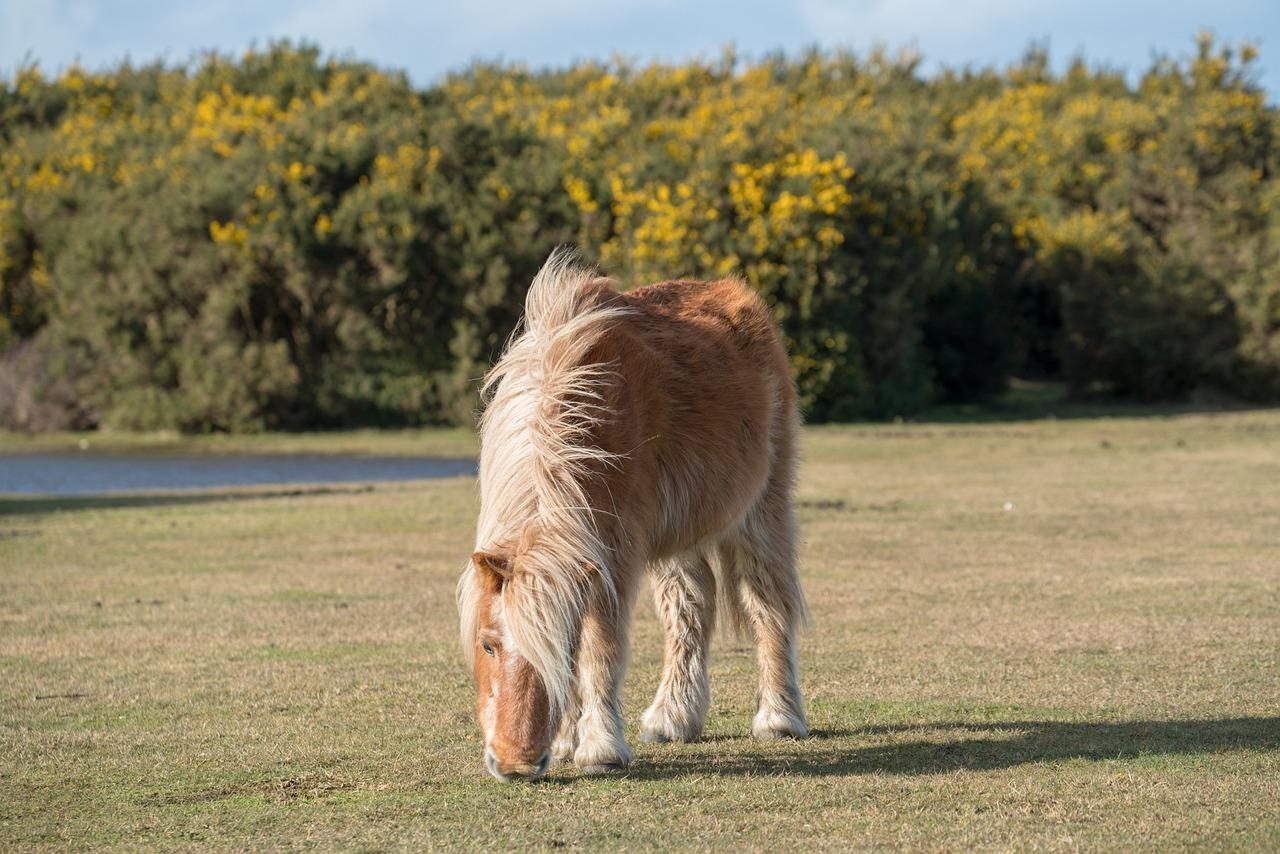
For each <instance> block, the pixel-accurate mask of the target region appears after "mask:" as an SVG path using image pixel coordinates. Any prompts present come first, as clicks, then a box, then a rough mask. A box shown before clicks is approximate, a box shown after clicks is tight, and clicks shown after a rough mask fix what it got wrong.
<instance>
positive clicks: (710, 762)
mask: <svg viewBox="0 0 1280 854" xmlns="http://www.w3.org/2000/svg"><path fill="white" fill-rule="evenodd" d="M912 732H919V733H920V734H921V735H922V736H924V735H926V734H928V735H929V736H930V737H928V738H912V739H910V740H905V741H902V740H891V741H888V743H884V740H885V739H886V738H890V739H893V738H894V737H896V736H900V735H902V734H904V733H912ZM859 740H867V741H875V742H880V743H874V744H870V745H864V746H860V745H859V744H858V743H857V742H858V741H859ZM1236 750H1280V717H1256V718H1247V717H1244V718H1222V719H1214V720H1164V721H1124V722H1113V723H1065V722H1060V721H1002V722H991V723H985V722H984V723H976V722H947V723H936V724H915V725H885V726H868V727H864V728H859V729H852V730H827V731H819V732H815V733H814V734H813V735H811V736H810V737H809V738H807V739H803V740H800V741H795V742H789V743H781V744H780V743H776V742H775V743H772V744H769V745H767V746H762V747H760V748H756V749H754V750H748V751H735V752H733V753H731V754H729V755H726V756H716V755H715V754H714V753H708V752H707V751H702V750H699V751H690V752H688V753H669V754H667V755H661V756H648V757H643V756H642V757H641V759H640V761H638V762H636V764H635V765H633V766H632V767H631V769H630V770H629V771H628V776H630V777H632V778H639V779H662V778H670V777H679V776H686V775H690V776H692V775H707V774H715V775H723V776H738V775H748V774H750V775H759V774H783V773H785V774H801V775H808V776H815V777H822V776H844V775H850V774H871V773H881V774H901V775H927V774H943V773H947V772H950V771H956V770H968V771H990V770H997V769H1003V768H1011V767H1014V766H1018V765H1027V764H1032V763H1039V762H1059V761H1064V760H1071V759H1086V760H1106V759H1132V758H1136V757H1141V756H1173V755H1192V754H1212V753H1225V752H1230V751H1236Z"/></svg>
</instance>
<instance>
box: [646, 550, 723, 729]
mask: <svg viewBox="0 0 1280 854" xmlns="http://www.w3.org/2000/svg"><path fill="white" fill-rule="evenodd" d="M649 579H650V583H651V584H652V586H653V601H654V605H655V606H657V609H658V617H659V618H660V619H661V620H662V625H663V627H664V628H665V629H666V635H667V639H666V648H665V651H664V655H663V667H662V681H661V682H660V683H659V684H658V693H657V695H656V696H655V697H654V698H653V703H652V705H650V706H649V708H647V709H645V712H644V714H643V715H642V716H641V718H640V725H641V735H640V737H641V738H642V739H644V740H645V741H694V740H696V739H697V738H698V737H699V736H700V735H702V725H703V723H704V722H705V721H706V719H707V707H708V705H709V704H710V699H711V693H710V682H709V679H708V674H707V650H708V647H709V645H710V641H711V632H712V629H713V628H714V624H715V576H714V575H713V574H712V572H711V567H710V565H708V563H707V559H706V557H705V555H703V554H701V553H700V552H696V551H694V552H689V553H687V554H684V555H681V556H679V557H676V558H670V559H667V560H664V561H661V562H659V563H657V564H655V565H654V566H653V567H652V568H651V570H650V573H649Z"/></svg>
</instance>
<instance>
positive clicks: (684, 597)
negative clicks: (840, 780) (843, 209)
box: [458, 250, 808, 780]
mask: <svg viewBox="0 0 1280 854" xmlns="http://www.w3.org/2000/svg"><path fill="white" fill-rule="evenodd" d="M485 393H486V395H487V396H488V397H489V402H488V405H487V408H486V410H485V413H484V416H483V418H482V419H481V424H480V438H481V451H480V518H479V520H478V523H477V526H476V527H477V531H476V548H475V553H474V554H473V555H472V556H471V560H470V562H469V564H468V566H467V568H466V569H465V570H464V572H463V574H462V578H461V579H460V580H459V582H458V610H459V613H460V616H461V630H462V646H463V649H464V650H465V652H466V654H467V656H468V658H469V659H470V660H471V663H472V664H473V666H474V669H475V677H476V687H477V701H476V707H477V716H478V718H479V722H480V726H481V728H482V729H483V731H484V761H485V767H486V768H487V769H488V770H489V772H490V773H492V774H493V775H494V776H495V777H497V778H499V779H501V780H510V779H513V778H537V777H540V776H542V775H543V774H544V773H546V770H547V765H548V763H549V762H550V760H551V757H552V756H553V755H554V756H555V758H557V759H562V760H572V761H573V762H574V763H575V764H576V765H577V766H578V767H579V768H581V769H583V770H584V771H586V772H588V773H600V772H605V771H612V770H617V769H621V768H625V767H626V766H627V765H628V764H629V763H630V762H631V751H630V749H629V748H628V747H627V744H626V742H625V741H624V739H623V736H622V716H621V702H620V699H619V689H620V687H621V685H622V677H623V671H624V669H625V667H626V657H627V633H628V622H629V619H630V612H631V607H632V605H633V603H634V601H635V596H636V589H637V588H638V587H639V585H640V580H641V576H642V574H643V571H644V570H645V568H646V567H647V569H648V572H649V579H650V583H651V586H652V588H653V596H654V600H655V604H656V605H657V610H658V615H659V617H660V618H661V620H662V624H663V626H664V627H665V629H666V649H665V662H664V665H663V673H662V681H661V684H660V685H659V686H658V693H657V696H656V697H654V700H653V703H652V705H650V706H649V708H648V709H647V710H645V712H644V715H643V717H642V718H641V723H642V737H643V738H644V739H645V740H646V741H691V740H694V739H697V738H698V737H699V736H700V735H701V733H702V726H703V722H704V721H705V719H706V715H707V707H708V703H709V685H708V681H707V676H708V672H707V649H708V644H709V641H710V638H711V633H712V628H713V624H714V621H715V615H716V610H717V606H718V607H719V609H720V610H721V611H723V612H726V614H727V616H728V618H729V620H730V621H731V623H732V625H733V626H734V627H735V628H736V629H739V630H741V629H742V628H744V627H749V628H750V630H751V632H752V633H753V635H754V637H755V641H756V645H757V648H758V652H757V658H758V663H759V668H760V684H759V690H758V692H757V704H758V711H757V712H756V716H755V720H754V722H753V724H752V727H751V731H752V734H754V735H755V736H756V737H757V738H777V737H782V736H794V737H800V736H804V735H805V734H806V733H807V732H808V728H807V725H806V723H805V717H804V709H803V705H802V702H801V699H800V689H799V686H798V684H797V677H796V630H797V628H798V626H799V624H801V623H802V622H803V621H804V620H805V618H806V610H805V602H804V594H803V593H802V591H801V589H800V581H799V578H798V577H797V575H796V566H795V539H796V525H795V518H794V514H793V511H792V504H791V494H792V487H793V481H794V477H795V466H796V430H797V425H798V423H799V416H798V413H797V409H796V395H795V388H794V386H793V384H792V381H791V374H790V369H789V366H788V363H787V357H786V353H785V352H784V350H783V348H782V345H781V344H780V343H779V341H778V336H777V333H776V332H775V331H774V327H773V323H772V320H771V316H770V312H769V309H768V308H767V307H766V306H765V304H764V303H763V302H762V301H761V300H760V298H759V297H758V296H756V295H755V294H754V293H753V292H752V291H751V290H749V289H748V288H747V287H746V285H745V284H743V283H742V282H741V281H739V280H736V279H721V280H720V281H716V282H692V281H671V282H663V283H661V284H656V285H649V286H648V287H643V288H640V289H638V290H633V291H629V292H626V293H619V292H617V291H615V290H614V289H613V288H612V287H611V284H610V282H609V280H607V279H603V278H600V277H599V276H597V275H596V274H595V273H594V272H593V271H591V270H589V269H587V268H585V267H583V266H582V265H581V264H580V263H579V262H578V260H577V258H576V256H575V255H574V254H573V253H572V252H568V251H564V250H557V251H556V252H555V253H553V254H552V255H551V257H550V258H549V259H548V260H547V262H546V264H545V265H544V266H543V268H542V270H541V271H540V272H539V273H538V275H537V277H536V278H535V279H534V280H533V284H532V285H531V287H530V288H529V293H528V297H527V299H526V302H525V314H524V325H523V329H522V331H520V333H519V334H518V335H517V336H516V337H514V338H513V339H512V341H511V342H510V343H509V344H508V346H507V349H506V352H505V353H504V354H503V356H502V358H501V359H500V360H499V361H498V363H497V364H496V365H495V366H494V367H493V369H492V370H491V371H490V372H489V375H488V376H487V377H486V379H485ZM717 579H718V581H719V584H718V585H717Z"/></svg>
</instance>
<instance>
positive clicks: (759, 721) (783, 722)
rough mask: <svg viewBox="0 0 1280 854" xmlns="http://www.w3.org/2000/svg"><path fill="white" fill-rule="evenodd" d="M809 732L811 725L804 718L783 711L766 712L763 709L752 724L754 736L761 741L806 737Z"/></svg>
mask: <svg viewBox="0 0 1280 854" xmlns="http://www.w3.org/2000/svg"><path fill="white" fill-rule="evenodd" d="M808 734H809V726H808V724H806V723H805V722H804V718H797V717H793V716H792V715H788V714H784V713H782V712H766V711H764V710H763V709H762V710H761V711H760V713H759V714H757V715H756V719H755V721H753V722H752V724H751V735H752V737H754V738H758V739H760V740H761V741H773V740H776V739H779V738H804V737H805V736H807V735H808Z"/></svg>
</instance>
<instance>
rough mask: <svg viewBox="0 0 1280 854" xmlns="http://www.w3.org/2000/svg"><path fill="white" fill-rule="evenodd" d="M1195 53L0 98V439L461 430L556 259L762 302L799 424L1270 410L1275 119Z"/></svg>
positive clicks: (265, 72) (1277, 226) (98, 78)
mask: <svg viewBox="0 0 1280 854" xmlns="http://www.w3.org/2000/svg"><path fill="white" fill-rule="evenodd" d="M1256 62H1257V55H1256V51H1255V50H1254V49H1253V48H1252V47H1250V46H1247V45H1246V46H1242V47H1240V48H1236V49H1233V48H1229V47H1223V46H1221V45H1217V44H1215V43H1213V41H1212V40H1211V39H1209V38H1207V37H1205V38H1201V39H1200V40H1199V41H1198V42H1197V45H1196V48H1195V50H1194V51H1192V52H1191V53H1190V55H1189V56H1188V57H1187V58H1185V59H1183V60H1176V61H1175V60H1160V61H1158V62H1156V63H1155V64H1153V66H1152V67H1151V68H1150V70H1148V71H1147V72H1146V73H1144V74H1142V75H1141V76H1140V77H1139V78H1138V79H1137V80H1136V82H1129V81H1127V80H1126V78H1125V76H1124V75H1122V74H1120V73H1117V72H1112V71H1107V70H1098V69H1093V68H1090V67H1088V66H1087V65H1086V64H1084V63H1082V62H1078V63H1076V64H1073V65H1071V66H1070V67H1069V68H1068V69H1067V70H1066V71H1065V72H1062V73H1060V74H1059V73H1054V72H1052V71H1051V70H1050V67H1049V65H1048V63H1047V60H1046V57H1045V56H1044V55H1043V54H1042V53H1039V52H1037V51H1034V50H1033V51H1031V52H1029V53H1028V55H1027V57H1026V59H1025V60H1024V61H1022V62H1021V63H1019V64H1017V65H1014V66H1012V67H1010V68H1007V69H1005V70H1002V71H994V70H986V71H967V72H947V73H942V74H940V75H936V76H932V77H924V76H923V75H921V74H920V73H919V70H918V61H917V60H915V59H912V58H910V57H906V58H892V57H889V56H887V55H885V54H880V53H877V54H871V55H869V56H865V57H855V56H852V55H846V54H843V53H811V54H805V55H801V56H793V57H789V58H788V57H770V58H765V59H761V60H756V61H750V62H747V61H742V60H740V59H739V58H737V57H735V56H734V55H732V53H726V55H725V56H724V57H723V58H721V59H720V60H717V61H711V62H690V63H687V64H683V65H660V64H659V65H636V64H631V63H627V62H625V61H617V62H612V63H607V64H583V65H578V66H575V67H573V68H569V69H561V70H548V71H539V72H531V71H528V70H525V69H522V68H519V67H494V66H482V65H477V66H473V67H471V68H469V69H467V70H466V71H464V72H461V73H458V74H454V75H452V76H450V77H448V78H447V79H445V80H444V81H443V82H441V83H439V84H438V85H434V86H431V87H428V88H426V89H416V88H414V87H413V86H411V85H410V84H409V83H408V82H407V80H406V78H405V77H404V75H402V74H399V73H390V72H387V71H383V70H380V69H378V68H376V67H374V66H372V65H368V64H364V63H359V62H353V61H334V60H328V59H325V58H324V57H323V56H322V55H321V54H320V52H319V51H318V50H317V49H315V48H312V47H308V46H293V45H288V44H277V45H273V46H271V47H269V48H268V49H266V50H263V51H258V52H250V53H247V54H245V55H244V56H242V57H240V58H239V59H234V60H233V59H230V58H227V57H221V56H214V55H211V56H208V57H207V58H205V59H203V60H201V61H198V62H195V63H192V64H190V65H186V66H179V67H166V66H162V65H151V66H143V67H133V66H130V65H127V64H126V65H122V66H120V67H118V68H115V69H113V70H110V71H107V72H104V73H89V72H87V71H85V70H82V69H78V68H72V69H70V70H67V71H66V72H65V73H62V74H60V75H59V76H57V77H56V79H52V78H48V77H46V76H44V75H43V74H42V73H41V72H40V71H39V69H38V68H36V67H27V68H23V69H20V70H18V71H17V72H16V73H15V74H14V76H13V78H12V79H10V80H7V81H3V82H0V353H3V354H5V355H3V357H2V360H0V392H3V393H0V421H3V422H7V423H8V425H9V426H11V427H42V426H43V427H68V426H71V427H74V426H85V425H91V424H95V423H100V424H103V425H106V426H111V427H116V428H158V427H168V428H178V429H181V430H185V431H243V430H253V429H261V428H299V427H328V426H341V425H396V424H402V425H411V424H423V423H455V424H456V423H467V422H468V421H469V419H470V418H471V417H472V413H473V411H474V408H475V399H474V394H475V379H476V378H477V377H478V376H479V375H480V374H481V373H483V370H484V368H485V366H486V365H487V364H488V362H489V361H490V360H491V359H492V358H493V356H494V355H495V354H496V352H497V351H498V349H499V348H500V346H501V343H502V342H503V341H504V340H505V338H506V336H507V335H508V334H509V333H510V331H511V329H512V327H513V325H514V323H515V321H516V318H517V316H518V310H519V306H520V301H521V297H522V295H523V290H524V288H525V287H527V284H528V282H529V279H530V278H531V276H532V274H533V273H534V271H535V270H536V269H537V267H538V266H539V264H540V263H541V261H542V260H543V258H544V257H545V256H546V254H547V252H548V251H549V249H550V248H551V247H553V246H554V245H555V244H557V243H561V242H572V243H576V244H578V245H580V246H582V247H583V249H584V251H585V254H586V255H587V256H588V257H589V258H591V259H593V260H598V261H599V262H601V264H602V265H603V267H604V269H605V270H606V271H607V272H608V273H609V274H611V275H613V276H615V277H617V278H619V279H620V280H621V281H622V282H623V283H624V284H628V285H630V284H639V283H642V282H646V281H650V280H656V279H662V278H672V277H685V276H690V277H714V276H722V275H727V274H732V273H737V274H741V275H743V276H745V277H746V278H747V280H748V281H749V282H750V283H751V284H752V286H754V287H755V288H757V289H758V290H759V291H760V292H761V293H763V294H764V295H765V296H766V298H767V299H768V300H769V301H770V302H771V304H772V305H773V306H774V307H775V310H776V314H777V318H778V320H779V322H780V323H781V325H782V327H783V329H784V331H785V333H786V336H787V339H788V344H789V347H790V351H791V353H792V358H793V362H794V368H795V372H796V376H797V379H798V382H799V384H800V389H801V393H802V399H803V403H804V405H805V408H806V410H807V414H808V416H809V418H810V419H811V420H815V421H822V420H845V419H860V418H885V417H894V416H900V415H901V416H910V415H912V414H913V413H916V412H919V411H920V410H921V409H922V408H924V407H926V406H930V405H933V404H936V403H940V402H961V403H963V402H971V401H976V400H982V399H984V398H985V397H987V396H989V395H991V394H994V393H996V392H998V391H1000V390H1001V389H1002V388H1003V387H1004V385H1005V383H1006V381H1007V379H1008V378H1009V377H1011V376H1024V377H1033V378H1040V379H1050V380H1061V381H1065V383H1066V384H1067V385H1068V387H1069V388H1070V389H1071V390H1072V391H1073V392H1075V393H1076V394H1077V395H1085V394H1098V393H1102V394H1108V395H1118V396H1123V397H1128V398H1135V399H1144V400H1169V399H1177V398H1180V397H1185V396H1187V395H1189V394H1192V393H1195V392H1203V391H1205V390H1208V391H1210V392H1212V393H1216V394H1219V395H1225V396H1228V397H1230V398H1233V399H1237V400H1250V401H1262V402H1276V401H1278V400H1280V204H1278V202H1280V177H1277V169H1276V167H1277V148H1276V144H1275V141H1274V139H1275V136H1276V128H1277V111H1276V109H1275V108H1274V107H1271V106H1268V104H1267V102H1266V97H1265V94H1264V92H1263V91H1262V90H1261V89H1260V88H1259V87H1258V86H1257V85H1256V84H1255V83H1254V82H1253V79H1254V72H1253V70H1252V69H1253V68H1254V66H1255V64H1256Z"/></svg>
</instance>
